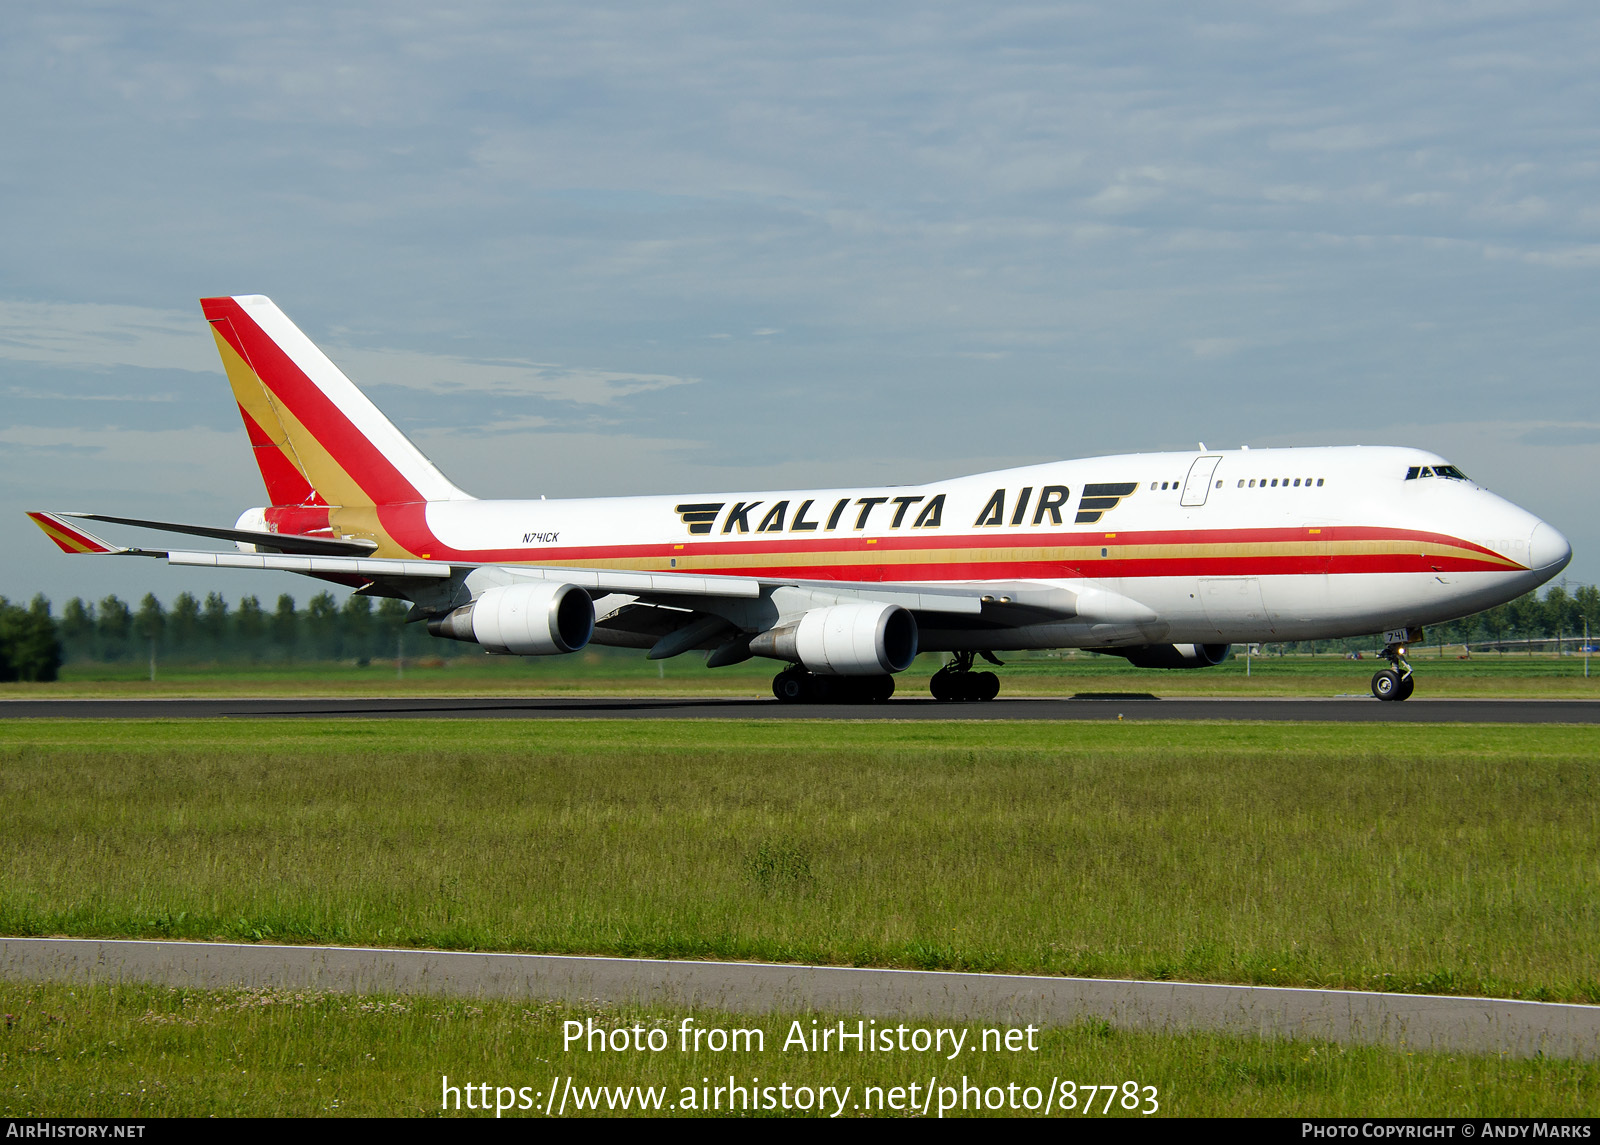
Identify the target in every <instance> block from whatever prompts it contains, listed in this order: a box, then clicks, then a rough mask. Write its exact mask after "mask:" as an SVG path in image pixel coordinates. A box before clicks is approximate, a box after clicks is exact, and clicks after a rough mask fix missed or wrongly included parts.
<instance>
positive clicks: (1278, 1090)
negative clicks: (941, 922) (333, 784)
mask: <svg viewBox="0 0 1600 1145" xmlns="http://www.w3.org/2000/svg"><path fill="white" fill-rule="evenodd" d="M0 1009H3V1011H4V1013H5V1028H4V1030H3V1031H0V1116H8V1117H66V1116H72V1117H107V1118H111V1117H121V1118H131V1117H140V1116H144V1117H159V1116H188V1117H194V1116H207V1115H213V1114H215V1115H220V1116H267V1117H282V1116H306V1115H352V1116H409V1115H435V1116H437V1115H441V1114H442V1115H446V1116H486V1115H487V1116H493V1112H492V1110H491V1112H490V1113H489V1114H484V1113H482V1112H469V1111H467V1110H465V1109H463V1110H461V1111H460V1113H457V1112H456V1111H455V1109H454V1108H452V1109H451V1110H449V1111H448V1112H446V1111H444V1110H442V1109H441V1104H442V1102H443V1100H444V1098H445V1093H444V1084H445V1083H444V1078H445V1077H446V1076H448V1077H449V1079H450V1082H451V1083H452V1084H456V1085H461V1084H484V1085H488V1086H489V1087H490V1091H489V1092H490V1094H492V1095H493V1094H495V1091H496V1090H497V1089H498V1088H499V1087H502V1086H505V1087H510V1088H511V1089H513V1090H516V1091H518V1092H519V1093H520V1092H521V1090H522V1087H524V1086H526V1087H528V1089H527V1098H528V1100H529V1102H530V1105H531V1108H526V1109H520V1110H511V1111H509V1112H512V1113H515V1114H519V1115H522V1116H528V1115H530V1114H539V1113H542V1112H543V1106H542V1104H533V1103H534V1101H535V1100H538V1101H541V1102H542V1101H543V1100H544V1099H545V1098H546V1096H547V1095H548V1094H550V1093H551V1092H562V1091H563V1089H564V1086H565V1079H568V1078H570V1079H571V1081H572V1085H573V1087H574V1088H575V1089H578V1090H580V1092H581V1093H583V1094H587V1095H588V1096H587V1100H588V1101H592V1102H593V1103H594V1104H596V1105H599V1106H601V1108H599V1109H582V1110H580V1109H578V1108H577V1107H576V1105H575V1103H574V1102H573V1100H572V1098H571V1096H570V1092H569V1093H568V1095H567V1098H566V1100H567V1106H566V1112H567V1113H568V1114H569V1115H582V1114H587V1113H595V1112H598V1113H600V1114H603V1115H606V1116H617V1115H622V1114H624V1113H632V1114H637V1113H638V1112H639V1109H638V1103H639V1101H640V1095H639V1093H638V1091H637V1090H634V1088H633V1087H636V1086H644V1087H652V1088H653V1089H655V1090H656V1091H657V1092H659V1093H660V1095H661V1096H660V1101H661V1108H660V1110H659V1111H657V1110H654V1109H652V1110H650V1114H651V1115H653V1116H659V1115H663V1114H673V1113H693V1114H696V1115H699V1114H701V1113H702V1112H703V1111H702V1110H701V1109H699V1108H695V1109H693V1110H686V1109H683V1108H676V1109H674V1108H673V1106H674V1105H681V1104H682V1103H686V1102H687V1101H688V1100H690V1098H691V1097H692V1098H693V1100H694V1101H695V1103H696V1104H697V1105H698V1104H699V1102H700V1101H701V1100H702V1097H701V1095H703V1094H706V1093H707V1091H708V1090H709V1089H710V1087H712V1086H715V1085H724V1084H726V1083H727V1081H728V1079H729V1078H730V1077H731V1078H732V1079H733V1082H734V1084H736V1085H739V1086H741V1087H744V1088H745V1089H746V1090H747V1091H753V1089H754V1086H755V1085H756V1084H759V1085H761V1086H765V1087H775V1086H779V1085H783V1084H787V1085H788V1086H790V1087H808V1088H810V1089H812V1090H813V1091H814V1090H815V1089H818V1088H820V1087H824V1086H831V1087H834V1089H835V1091H837V1090H840V1089H843V1088H844V1087H849V1089H848V1091H847V1092H846V1094H845V1097H844V1104H845V1109H844V1113H845V1115H847V1116H862V1115H867V1114H874V1113H878V1112H880V1110H879V1109H877V1108H875V1107H874V1106H873V1098H872V1096H871V1094H870V1093H869V1090H868V1087H878V1089H879V1090H880V1093H881V1096H880V1098H879V1100H881V1101H883V1102H884V1104H885V1105H886V1106H887V1105H888V1103H889V1101H890V1100H891V1098H890V1093H889V1091H891V1090H893V1089H895V1088H896V1087H900V1088H901V1089H902V1090H904V1089H906V1088H907V1087H909V1086H910V1085H912V1084H916V1085H918V1086H919V1087H920V1086H924V1085H926V1084H928V1082H929V1081H930V1079H931V1080H932V1081H933V1083H934V1084H935V1086H936V1087H951V1088H952V1089H955V1090H957V1091H959V1090H960V1089H962V1088H964V1087H965V1086H966V1085H970V1086H975V1087H978V1088H980V1089H982V1090H985V1091H990V1090H991V1087H1001V1088H1002V1089H1011V1087H1015V1088H1014V1089H1011V1092H1012V1093H1014V1094H1015V1095H1016V1099H1017V1100H1019V1101H1020V1100H1022V1099H1023V1097H1024V1093H1025V1091H1026V1090H1027V1089H1028V1088H1029V1087H1032V1089H1033V1090H1034V1092H1035V1093H1038V1094H1042V1093H1043V1092H1044V1091H1045V1090H1047V1089H1050V1088H1052V1087H1057V1086H1059V1083H1060V1082H1063V1081H1071V1082H1073V1083H1074V1084H1075V1085H1076V1086H1087V1085H1102V1086H1103V1085H1115V1086H1117V1087H1118V1088H1117V1090H1116V1091H1115V1093H1108V1092H1107V1091H1103V1090H1102V1091H1101V1092H1100V1094H1099V1095H1098V1098H1097V1100H1096V1102H1095V1112H1094V1113H1085V1112H1084V1110H1083V1107H1082V1104H1081V1103H1080V1104H1079V1105H1078V1107H1077V1108H1076V1109H1073V1110H1071V1111H1069V1112H1067V1113H1066V1114H1065V1115H1064V1116H1068V1117H1076V1118H1078V1119H1083V1118H1085V1117H1103V1116H1113V1117H1132V1118H1141V1117H1149V1118H1151V1119H1154V1118H1158V1117H1161V1116H1191V1117H1193V1116H1215V1115H1229V1116H1295V1117H1302V1116H1305V1117H1312V1116H1315V1117H1340V1116H1364V1117H1395V1116H1431V1117H1464V1116H1472V1117H1478V1116H1483V1117H1530V1116H1540V1117H1581V1116H1593V1115H1594V1114H1595V1112H1596V1110H1597V1109H1600V1106H1597V1104H1596V1098H1595V1094H1596V1093H1597V1092H1600V1064H1596V1063H1592V1062H1590V1063H1581V1062H1568V1061H1546V1060H1538V1059H1535V1060H1531V1061H1508V1060H1498V1059H1494V1058H1482V1057H1471V1056H1463V1055H1447V1054H1432V1053H1410V1052H1405V1051H1396V1050H1387V1049H1378V1048H1358V1047H1347V1046H1336V1045H1331V1044H1328V1043H1324V1042H1316V1041H1309V1040H1305V1041H1262V1040H1259V1039H1254V1038H1246V1037H1231V1036H1223V1035H1202V1034H1188V1035H1159V1034H1136V1033H1127V1032H1121V1031H1116V1030H1112V1029H1111V1028H1110V1027H1108V1026H1105V1025H1102V1024H1087V1025H1078V1026H1072V1027H1067V1028H1063V1029H1044V1030H1039V1031H1036V1032H1035V1033H1034V1034H1033V1035H1032V1037H1033V1040H1034V1044H1035V1045H1036V1046H1037V1047H1038V1048H1037V1050H1033V1051H1029V1050H1027V1049H1026V1048H1025V1046H1026V1041H1025V1036H1024V1037H1019V1038H1015V1039H1013V1040H1014V1041H1015V1042H1016V1044H1017V1045H1018V1046H1019V1047H1022V1048H1018V1049H1015V1050H1005V1049H990V1050H988V1051H984V1050H982V1049H981V1048H974V1047H981V1045H982V1038H983V1034H984V1031H985V1030H986V1029H994V1028H996V1027H985V1026H982V1025H973V1026H964V1025H953V1026H951V1027H950V1029H952V1030H953V1031H954V1032H957V1033H959V1032H960V1031H962V1030H965V1031H966V1036H965V1040H964V1046H965V1048H964V1049H963V1051H962V1052H961V1053H960V1054H958V1055H956V1056H955V1057H954V1058H951V1057H949V1056H948V1053H949V1049H950V1042H949V1041H946V1042H945V1044H944V1048H943V1050H941V1051H937V1052H936V1051H925V1052H918V1051H916V1050H915V1049H907V1050H904V1051H901V1050H899V1049H895V1050H891V1051H883V1052H856V1051H854V1050H845V1051H843V1052H840V1051H839V1050H837V1049H830V1050H818V1051H802V1050H801V1049H799V1047H798V1045H796V1044H794V1043H792V1042H791V1043H790V1048H789V1049H787V1050H785V1049H783V1046H784V1044H785V1042H786V1041H788V1040H789V1038H790V1036H791V1034H792V1033H793V1031H794V1029H795V1026H794V1023H796V1022H798V1023H799V1028H800V1030H801V1032H802V1033H804V1034H809V1033H810V1032H811V1031H812V1030H818V1029H823V1028H829V1027H833V1028H837V1025H838V1023H839V1022H840V1021H843V1022H844V1023H845V1025H846V1028H847V1029H851V1030H853V1029H855V1028H856V1023H857V1022H858V1021H859V1019H856V1018H853V1017H843V1018H841V1017H840V1016H838V1015H826V1016H825V1015H818V1014H811V1013H803V1014H790V1015H766V1016H762V1017H760V1018H753V1017H751V1016H749V1015H730V1014H719V1013H716V1012H713V1011H704V1010H700V1011H694V1012H692V1013H690V1012H688V1011H678V1010H672V1011H667V1010H656V1009H637V1010H636V1009H622V1008H612V1007H599V1006H593V1007H583V1006H563V1005H557V1004H544V1005H539V1006H534V1007H530V1006H527V1005H523V1004H518V1003H511V1002H494V1001H483V1002H463V1001H458V1000H445V999H439V998H432V997H422V996H402V997H394V996H367V997H361V996H352V995H344V994H328V993H318V992H314V991H290V990H271V989H254V990H225V991H196V990H174V989H168V988H163V987H154V986H136V985H115V986H93V987H90V986H61V985H25V986H24V985H17V984H11V983H0ZM686 1017H691V1018H692V1019H693V1022H694V1024H695V1025H696V1026H698V1027H699V1028H701V1029H703V1030H709V1029H723V1030H733V1029H744V1030H752V1029H760V1030H761V1031H762V1033H763V1037H762V1039H761V1045H762V1048H761V1049H760V1050H759V1051H756V1050H752V1049H750V1048H749V1047H750V1046H751V1045H753V1044H754V1042H753V1041H751V1040H747V1041H746V1042H745V1043H744V1048H742V1049H740V1050H738V1051H734V1050H732V1049H726V1050H723V1051H722V1052H714V1051H712V1050H710V1049H709V1048H707V1047H708V1043H707V1042H704V1041H703V1042H702V1043H701V1045H700V1047H699V1048H698V1049H695V1048H694V1047H693V1046H691V1047H690V1048H689V1049H688V1050H687V1051H685V1050H684V1049H682V1048H681V1047H682V1045H683V1044H684V1043H683V1042H682V1041H680V1033H679V1031H680V1029H681V1028H682V1023H683V1021H684V1019H685V1018H686ZM568 1022H579V1023H583V1029H584V1030H587V1029H589V1028H590V1024H591V1023H592V1024H593V1026H594V1027H596V1028H601V1029H605V1030H612V1029H631V1028H632V1027H635V1026H637V1027H639V1029H640V1030H641V1031H642V1032H643V1033H644V1034H645V1035H646V1037H648V1034H649V1031H651V1030H657V1029H659V1030H660V1031H661V1035H662V1036H661V1037H660V1038H658V1039H657V1044H658V1045H664V1046H665V1047H666V1048H665V1049H663V1050H661V1051H659V1052H652V1051H650V1050H648V1049H646V1050H643V1051H639V1050H631V1049H630V1050H621V1051H615V1050H608V1051H600V1050H598V1049H594V1050H583V1049H579V1048H577V1047H578V1046H581V1045H584V1044H585V1043H586V1042H587V1039H585V1040H584V1041H579V1042H574V1043H572V1044H571V1045H568V1044H567V1042H566V1040H565V1037H564V1035H565V1034H566V1033H567V1032H568V1027H567V1026H566V1023H568ZM907 1026H908V1027H909V1028H922V1029H928V1030H932V1029H934V1028H935V1024H934V1023H930V1022H920V1021H919V1022H908V1023H907ZM589 1044H594V1043H589ZM992 1044H993V1045H996V1046H999V1045H1002V1044H1003V1043H1001V1042H1000V1041H999V1039H998V1038H997V1039H995V1041H994V1042H993V1043H992ZM702 1079H704V1080H702ZM753 1079H758V1080H755V1081H753ZM1130 1081H1132V1082H1135V1083H1137V1086H1136V1088H1137V1091H1138V1094H1139V1100H1138V1101H1137V1102H1135V1105H1136V1108H1134V1109H1128V1108H1125V1107H1124V1105H1123V1099H1124V1095H1125V1093H1126V1092H1127V1091H1125V1090H1124V1089H1123V1088H1122V1087H1123V1086H1124V1085H1125V1084H1126V1083H1128V1082H1130ZM1146 1086H1149V1087H1153V1088H1154V1102H1155V1104H1156V1106H1157V1108H1156V1110H1155V1112H1154V1113H1150V1114H1146V1113H1144V1112H1142V1111H1143V1110H1145V1109H1147V1108H1148V1103H1149V1101H1150V1096H1149V1095H1148V1094H1147V1093H1146V1091H1145V1088H1144V1087H1146ZM599 1087H609V1088H611V1090H612V1092H611V1094H610V1095H609V1096H607V1095H606V1094H604V1093H603V1092H601V1091H600V1089H599ZM617 1087H620V1088H621V1090H622V1091H623V1092H622V1093H618V1092H616V1089H617ZM686 1090H687V1091H688V1092H687V1093H686V1092H685V1091H686ZM1056 1092H1057V1094H1058V1096H1059V1094H1060V1092H1061V1090H1060V1089H1059V1088H1057V1089H1056ZM1082 1092H1083V1091H1082V1090H1079V1091H1078V1092H1077V1093H1075V1094H1074V1096H1075V1097H1077V1096H1079V1095H1080V1094H1081V1093H1082ZM535 1095H537V1099H536V1098H535ZM795 1096H796V1098H797V1097H798V1095H795ZM1108 1096H1109V1097H1111V1098H1112V1100H1111V1101H1110V1103H1109V1105H1110V1108H1109V1109H1108V1110H1104V1111H1102V1109H1101V1104H1102V1102H1104V1100H1105V1099H1106V1098H1107V1097H1108ZM619 1099H626V1100H628V1102H629V1104H630V1108H629V1109H627V1110H624V1109H622V1108H620V1106H619ZM991 1099H992V1093H991ZM501 1100H502V1101H504V1100H506V1099H504V1098H502V1099H501ZM721 1100H724V1101H725V1100H727V1099H726V1098H723V1099H721ZM903 1100H904V1098H902V1101H903ZM969 1100H970V1099H969ZM463 1104H465V1099H463ZM857 1105H860V1106H862V1108H855V1106H857ZM727 1111H728V1110H727V1106H726V1105H725V1104H724V1105H721V1108H720V1109H713V1110H710V1112H713V1113H716V1112H727ZM757 1111H758V1112H766V1110H759V1109H758V1110H757ZM795 1111H796V1110H793V1109H791V1112H795ZM829 1111H830V1112H831V1111H832V1108H831V1107H830V1110H829ZM881 1111H882V1112H887V1113H894V1114H895V1115H897V1116H904V1115H905V1114H904V1112H901V1111H896V1110H894V1109H892V1108H884V1109H883V1110H881ZM735 1112H739V1111H738V1110H735ZM770 1112H772V1113H781V1112H783V1110H782V1109H781V1108H774V1109H772V1110H770ZM799 1112H804V1111H803V1110H802V1111H799ZM813 1112H815V1111H813ZM951 1112H952V1113H959V1112H960V1111H959V1109H952V1110H951ZM971 1112H973V1110H971V1109H970V1108H969V1109H968V1113H969V1114H970V1113H971ZM998 1112H1004V1113H1006V1114H1008V1115H1017V1113H1021V1114H1024V1115H1025V1114H1026V1113H1027V1110H1026V1109H1022V1110H1019V1111H1016V1112H1013V1111H1012V1110H1010V1109H1005V1110H1000V1111H998ZM1041 1112H1042V1111H1041ZM1053 1112H1054V1115H1056V1116H1062V1115H1063V1114H1061V1113H1060V1111H1059V1107H1058V1108H1057V1109H1055V1110H1054V1111H1053Z"/></svg>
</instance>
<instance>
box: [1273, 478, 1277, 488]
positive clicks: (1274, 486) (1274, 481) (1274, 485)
mask: <svg viewBox="0 0 1600 1145" xmlns="http://www.w3.org/2000/svg"><path fill="white" fill-rule="evenodd" d="M1272 487H1273V488H1274V489H1276V488H1277V487H1278V479H1277V478H1276V477H1274V478H1273V479H1272Z"/></svg>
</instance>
